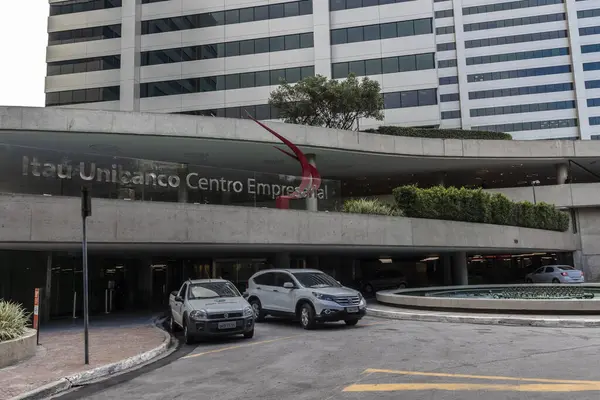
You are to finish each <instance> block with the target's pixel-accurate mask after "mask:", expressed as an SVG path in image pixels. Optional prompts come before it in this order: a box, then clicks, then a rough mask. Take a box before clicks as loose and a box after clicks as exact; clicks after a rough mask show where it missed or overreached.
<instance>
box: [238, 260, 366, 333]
mask: <svg viewBox="0 0 600 400" xmlns="http://www.w3.org/2000/svg"><path fill="white" fill-rule="evenodd" d="M244 297H246V298H247V299H248V302H249V303H250V305H251V306H252V308H253V310H254V314H255V318H256V320H257V321H262V320H263V319H264V318H265V317H266V316H267V315H271V316H275V317H288V318H294V319H295V318H298V319H300V323H301V324H302V327H303V328H304V329H312V328H314V327H315V325H316V324H317V323H319V322H335V321H345V322H346V325H356V324H357V323H358V321H359V320H360V319H361V318H362V317H364V316H365V314H366V310H367V303H366V302H365V299H364V298H363V297H362V295H361V294H360V292H358V291H356V290H354V289H350V288H347V287H344V286H342V285H341V284H340V283H339V282H338V281H336V280H335V279H334V278H332V277H331V276H329V275H327V274H325V273H324V272H322V271H319V270H315V269H269V270H264V271H260V272H257V273H256V274H254V275H252V277H250V279H249V280H248V289H247V290H246V292H245V293H244Z"/></svg>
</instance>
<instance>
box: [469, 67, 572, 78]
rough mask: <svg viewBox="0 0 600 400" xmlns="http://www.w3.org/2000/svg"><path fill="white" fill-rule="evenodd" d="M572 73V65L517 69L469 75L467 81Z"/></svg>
mask: <svg viewBox="0 0 600 400" xmlns="http://www.w3.org/2000/svg"><path fill="white" fill-rule="evenodd" d="M570 72H571V66H570V65H557V66H552V67H540V68H527V69H515V70H512V71H499V72H484V73H480V74H471V75H467V81H468V82H484V81H496V80H500V79H517V78H528V77H531V76H544V75H556V74H567V73H570Z"/></svg>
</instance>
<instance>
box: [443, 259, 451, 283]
mask: <svg viewBox="0 0 600 400" xmlns="http://www.w3.org/2000/svg"><path fill="white" fill-rule="evenodd" d="M440 262H441V264H442V269H443V271H444V286H450V285H452V259H451V257H450V255H449V254H444V255H442V256H440Z"/></svg>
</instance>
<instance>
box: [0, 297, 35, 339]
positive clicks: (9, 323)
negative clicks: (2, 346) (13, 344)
mask: <svg viewBox="0 0 600 400" xmlns="http://www.w3.org/2000/svg"><path fill="white" fill-rule="evenodd" d="M29 316H30V314H28V313H27V311H25V309H24V308H23V306H21V305H20V304H17V303H13V302H10V301H6V300H0V342H4V341H7V340H12V339H16V338H18V337H20V336H22V335H23V334H24V333H25V328H26V327H27V325H28V324H29Z"/></svg>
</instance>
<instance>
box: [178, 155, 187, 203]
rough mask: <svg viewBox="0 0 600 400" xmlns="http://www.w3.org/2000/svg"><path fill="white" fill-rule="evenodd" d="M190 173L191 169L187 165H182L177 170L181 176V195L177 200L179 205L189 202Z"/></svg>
mask: <svg viewBox="0 0 600 400" xmlns="http://www.w3.org/2000/svg"><path fill="white" fill-rule="evenodd" d="M188 171H189V168H188V165H187V164H180V165H179V168H178V169H177V175H178V176H179V193H178V196H177V200H178V202H179V203H187V202H188V187H187V182H186V177H187V174H188Z"/></svg>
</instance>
